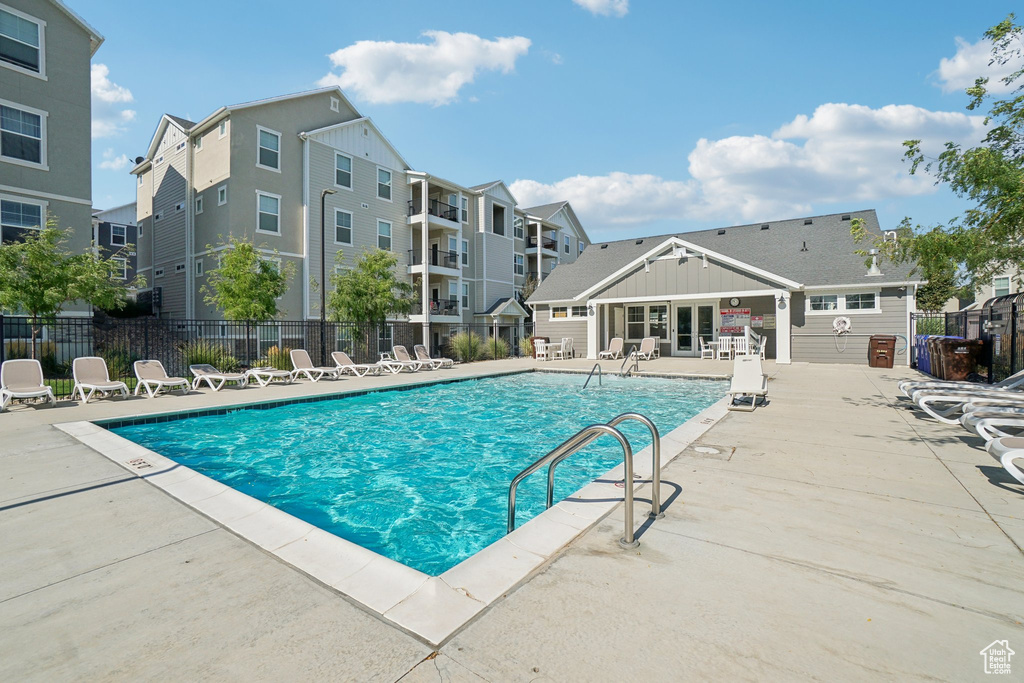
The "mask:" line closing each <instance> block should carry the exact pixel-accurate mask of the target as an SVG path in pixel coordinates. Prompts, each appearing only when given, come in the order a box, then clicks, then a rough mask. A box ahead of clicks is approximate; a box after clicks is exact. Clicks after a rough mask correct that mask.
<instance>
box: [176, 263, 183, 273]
mask: <svg viewBox="0 0 1024 683" xmlns="http://www.w3.org/2000/svg"><path fill="white" fill-rule="evenodd" d="M174 272H175V274H177V273H183V272H185V264H184V263H175V264H174Z"/></svg>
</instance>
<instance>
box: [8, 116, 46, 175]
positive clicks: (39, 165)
mask: <svg viewBox="0 0 1024 683" xmlns="http://www.w3.org/2000/svg"><path fill="white" fill-rule="evenodd" d="M0 105H3V106H5V107H10V108H11V109H17V110H18V111H23V112H26V113H28V114H33V115H35V116H38V117H39V161H38V162H36V161H25V160H24V159H14V158H12V157H7V156H3V154H2V150H0V161H2V162H4V163H8V164H13V165H15V166H25V167H26V168H36V169H39V170H42V171H49V170H50V166H49V164H48V162H47V154H46V148H47V146H48V144H47V143H48V136H47V134H46V121H47V117H48V116H49V115H50V114H49V112H46V111H43V110H42V109H36V108H35V107H29V106H26V105H24V104H18V103H17V102H11V101H10V100H3V99H0Z"/></svg>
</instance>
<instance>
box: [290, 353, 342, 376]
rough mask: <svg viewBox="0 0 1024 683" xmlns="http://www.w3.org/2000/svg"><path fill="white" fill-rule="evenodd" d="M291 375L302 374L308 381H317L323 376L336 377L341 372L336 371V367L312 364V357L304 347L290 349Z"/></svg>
mask: <svg viewBox="0 0 1024 683" xmlns="http://www.w3.org/2000/svg"><path fill="white" fill-rule="evenodd" d="M290 355H291V359H292V367H293V368H294V370H292V377H299V376H300V375H301V376H304V377H305V378H306V379H308V380H309V381H310V382H319V381H320V380H321V379H323V378H324V377H331V378H333V379H338V378H339V377H340V376H341V373H339V372H338V368H329V367H326V366H317V365H313V359H312V358H310V357H309V352H308V351H306V349H292V350H291V354H290Z"/></svg>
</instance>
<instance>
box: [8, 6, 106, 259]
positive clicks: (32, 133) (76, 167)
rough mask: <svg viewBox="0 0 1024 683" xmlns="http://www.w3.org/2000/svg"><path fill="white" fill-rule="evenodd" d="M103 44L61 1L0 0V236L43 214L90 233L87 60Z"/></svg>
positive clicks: (74, 243)
mask: <svg viewBox="0 0 1024 683" xmlns="http://www.w3.org/2000/svg"><path fill="white" fill-rule="evenodd" d="M102 43H103V36H101V35H100V34H99V33H98V32H97V31H96V30H95V29H93V28H92V27H91V26H89V24H87V23H86V22H85V21H84V20H83V19H82V18H81V17H79V16H78V15H77V14H75V13H74V12H73V11H71V9H69V8H68V7H67V5H65V4H64V3H63V2H59V0H0V239H3V240H4V241H9V240H15V239H18V238H19V236H20V235H22V234H24V232H25V231H26V230H36V229H39V228H40V227H41V226H44V225H46V222H47V217H48V216H49V217H50V218H51V219H53V220H55V221H56V222H57V225H58V226H59V227H61V228H72V229H73V230H74V234H73V237H72V239H71V248H72V249H74V250H76V251H85V250H86V249H88V248H89V240H90V238H91V237H92V229H91V228H92V215H91V214H92V166H91V163H92V161H91V152H92V138H91V130H90V129H91V126H92V112H91V102H90V92H89V82H90V78H89V71H90V60H91V58H92V55H93V54H94V53H95V52H96V50H97V49H98V48H99V46H100V45H101V44H102Z"/></svg>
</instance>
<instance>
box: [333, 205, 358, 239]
mask: <svg viewBox="0 0 1024 683" xmlns="http://www.w3.org/2000/svg"><path fill="white" fill-rule="evenodd" d="M339 213H345V214H348V238H349V241H348V242H339V241H338V214H339ZM355 232H356V224H355V216H353V215H352V212H351V211H346V210H345V209H335V210H334V243H335V244H337V245H340V246H345V247H351V246H352V244H353V243H354V242H355Z"/></svg>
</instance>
